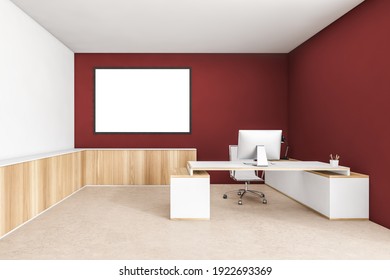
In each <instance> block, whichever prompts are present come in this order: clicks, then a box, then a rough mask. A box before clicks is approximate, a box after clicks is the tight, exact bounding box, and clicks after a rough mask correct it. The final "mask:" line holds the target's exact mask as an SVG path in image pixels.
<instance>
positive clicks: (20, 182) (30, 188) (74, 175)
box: [0, 152, 82, 236]
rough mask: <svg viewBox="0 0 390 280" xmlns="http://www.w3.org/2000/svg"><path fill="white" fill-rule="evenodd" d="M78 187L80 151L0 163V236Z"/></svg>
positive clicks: (80, 182)
mask: <svg viewBox="0 0 390 280" xmlns="http://www.w3.org/2000/svg"><path fill="white" fill-rule="evenodd" d="M81 187H82V152H76V153H71V154H66V155H61V156H54V157H51V158H46V159H40V160H34V161H29V162H24V163H19V164H14V165H9V166H5V167H0V236H2V235H4V234H5V233H7V232H8V231H10V230H12V229H14V228H16V227H17V226H19V225H20V224H22V223H24V222H26V221H28V220H29V219H31V218H33V217H34V216H36V215H37V214H39V213H40V212H42V211H44V210H45V209H47V208H48V207H50V206H52V205H54V204H55V203H57V202H59V201H60V200H62V199H63V198H65V197H67V196H68V195H70V194H72V193H73V192H74V191H76V190H78V189H80V188H81Z"/></svg>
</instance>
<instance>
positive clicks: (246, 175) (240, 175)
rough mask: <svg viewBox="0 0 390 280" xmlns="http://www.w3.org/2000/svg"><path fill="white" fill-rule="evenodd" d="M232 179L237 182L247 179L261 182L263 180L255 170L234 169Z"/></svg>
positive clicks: (246, 180)
mask: <svg viewBox="0 0 390 280" xmlns="http://www.w3.org/2000/svg"><path fill="white" fill-rule="evenodd" d="M233 178H234V180H236V181H239V182H248V181H251V182H252V181H255V182H262V181H264V180H263V179H261V178H260V177H259V176H257V175H256V174H255V172H244V171H239V172H238V171H236V172H235V174H234V177H233Z"/></svg>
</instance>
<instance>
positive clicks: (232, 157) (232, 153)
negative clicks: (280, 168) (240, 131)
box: [229, 145, 257, 181]
mask: <svg viewBox="0 0 390 280" xmlns="http://www.w3.org/2000/svg"><path fill="white" fill-rule="evenodd" d="M237 150H238V146H237V145H229V161H243V160H239V159H238V156H237ZM254 176H256V177H257V173H256V171H253V170H236V171H230V177H232V178H233V179H235V178H236V177H240V178H241V179H243V178H247V179H248V181H251V180H252V179H253V178H254Z"/></svg>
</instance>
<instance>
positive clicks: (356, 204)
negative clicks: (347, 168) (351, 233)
mask: <svg viewBox="0 0 390 280" xmlns="http://www.w3.org/2000/svg"><path fill="white" fill-rule="evenodd" d="M265 183H266V184H267V185H269V186H270V187H272V188H274V189H276V190H278V191H280V192H281V193H284V194H285V195H287V196H289V197H291V198H293V199H294V200H296V201H298V202H300V203H302V204H304V205H306V206H308V207H310V208H312V209H313V210H315V211H317V212H319V213H321V214H323V215H324V216H326V217H328V218H329V219H368V218H369V177H368V176H367V175H363V174H359V173H353V172H351V174H350V176H345V175H340V174H336V173H333V172H329V171H277V172H276V171H266V172H265Z"/></svg>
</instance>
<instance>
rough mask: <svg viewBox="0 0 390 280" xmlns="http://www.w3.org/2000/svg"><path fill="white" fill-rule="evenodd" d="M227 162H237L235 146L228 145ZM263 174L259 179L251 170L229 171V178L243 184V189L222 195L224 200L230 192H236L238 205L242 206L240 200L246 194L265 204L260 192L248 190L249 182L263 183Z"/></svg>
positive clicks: (262, 194)
mask: <svg viewBox="0 0 390 280" xmlns="http://www.w3.org/2000/svg"><path fill="white" fill-rule="evenodd" d="M229 160H230V161H238V158H237V145H230V146H229ZM263 174H264V172H262V175H261V177H259V176H258V174H257V172H255V171H252V170H249V171H247V170H243V171H241V170H237V171H230V178H232V179H233V180H235V181H237V182H245V189H238V190H234V191H229V192H226V193H225V194H224V195H223V198H224V199H227V194H228V193H231V192H236V193H237V195H238V196H239V199H238V205H242V198H243V196H244V195H245V194H246V193H249V194H253V195H255V196H258V197H259V198H260V199H262V201H261V202H262V203H264V204H267V199H266V198H265V195H264V193H262V192H261V191H256V190H250V189H249V188H248V186H249V184H250V182H264V179H263V178H262V177H263Z"/></svg>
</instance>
